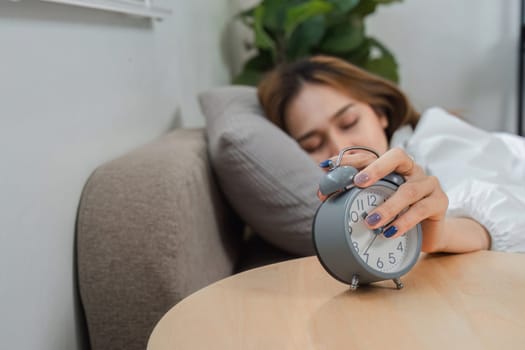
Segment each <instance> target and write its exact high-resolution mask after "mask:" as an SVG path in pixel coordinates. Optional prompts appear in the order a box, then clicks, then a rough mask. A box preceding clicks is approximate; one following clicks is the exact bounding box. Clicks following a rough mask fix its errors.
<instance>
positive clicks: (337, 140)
mask: <svg viewBox="0 0 525 350" xmlns="http://www.w3.org/2000/svg"><path fill="white" fill-rule="evenodd" d="M327 141H328V149H329V150H330V154H331V155H334V156H335V155H337V154H339V152H340V151H341V150H342V149H343V148H345V147H349V146H352V144H351V143H350V141H349V140H348V138H347V137H344V135H341V134H340V133H337V132H331V133H330V134H329V135H328V140H327Z"/></svg>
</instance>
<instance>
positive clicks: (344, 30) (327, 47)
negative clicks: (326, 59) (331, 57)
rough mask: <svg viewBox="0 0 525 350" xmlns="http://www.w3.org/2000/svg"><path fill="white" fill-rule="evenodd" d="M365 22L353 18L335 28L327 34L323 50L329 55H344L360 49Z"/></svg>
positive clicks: (322, 46) (322, 45)
mask: <svg viewBox="0 0 525 350" xmlns="http://www.w3.org/2000/svg"><path fill="white" fill-rule="evenodd" d="M364 35H365V27H364V23H363V20H362V19H361V18H359V17H356V16H353V17H352V18H351V20H350V21H347V22H343V23H340V24H338V25H335V26H333V27H332V28H330V29H329V30H328V31H327V32H326V36H325V39H324V40H323V42H322V43H321V46H320V48H321V50H323V51H327V52H329V53H344V52H348V51H352V50H354V49H356V48H357V47H359V45H361V43H362V42H363V40H364Z"/></svg>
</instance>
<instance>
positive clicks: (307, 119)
mask: <svg viewBox="0 0 525 350" xmlns="http://www.w3.org/2000/svg"><path fill="white" fill-rule="evenodd" d="M285 121H286V127H287V130H288V132H289V134H290V135H291V136H292V137H293V138H294V139H295V140H296V141H297V142H298V143H299V145H300V146H301V147H302V148H303V149H304V150H305V151H306V152H308V153H309V154H310V156H311V157H312V158H313V159H314V160H315V161H316V162H321V161H323V160H326V159H328V158H330V157H332V156H335V155H337V154H338V153H339V151H340V150H341V149H343V148H344V147H349V146H366V147H370V148H373V149H375V150H376V151H377V152H379V153H380V154H383V153H384V152H386V151H387V150H388V140H387V137H386V133H385V128H386V127H387V126H388V119H387V118H386V117H385V116H383V115H381V116H378V115H377V114H376V113H375V112H374V110H373V109H372V107H370V105H368V104H366V103H362V102H359V101H357V100H355V99H353V98H352V97H351V96H350V95H349V94H346V93H344V92H342V91H340V90H338V89H335V88H333V87H331V86H328V85H322V84H312V83H306V84H304V85H303V87H302V89H301V92H300V93H299V95H297V97H296V98H295V99H293V100H292V102H291V103H290V105H289V106H288V109H287V111H286V116H285Z"/></svg>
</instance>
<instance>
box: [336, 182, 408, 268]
mask: <svg viewBox="0 0 525 350" xmlns="http://www.w3.org/2000/svg"><path fill="white" fill-rule="evenodd" d="M393 193H394V190H393V189H391V188H389V187H385V186H382V185H373V186H370V187H368V188H365V189H363V190H361V191H360V192H359V193H358V194H357V195H356V196H355V197H354V199H353V201H352V202H351V205H349V206H348V210H347V213H346V220H347V231H348V234H349V241H350V242H351V244H352V247H353V249H354V251H355V253H356V254H357V255H358V256H359V257H360V258H361V260H362V261H363V262H364V263H365V264H366V265H367V266H368V267H369V268H371V269H373V270H376V271H380V272H382V273H386V274H388V273H395V272H397V271H400V270H402V269H403V268H405V267H406V266H407V265H408V264H409V263H410V262H411V261H412V260H413V259H414V255H415V254H416V252H415V250H416V245H417V235H416V232H412V231H416V229H412V230H410V231H408V232H407V233H405V234H403V235H402V236H400V237H398V238H396V239H392V238H386V237H385V236H383V230H382V229H377V230H375V231H374V230H370V229H369V228H368V226H367V225H366V224H365V221H364V220H365V218H366V215H367V214H368V213H370V212H372V211H373V210H374V209H375V208H376V207H377V206H379V205H380V204H382V203H383V202H385V201H386V200H387V199H388V198H389V197H390V196H391V195H392V194H393ZM388 227H389V226H388V225H386V226H385V227H384V229H386V228H388Z"/></svg>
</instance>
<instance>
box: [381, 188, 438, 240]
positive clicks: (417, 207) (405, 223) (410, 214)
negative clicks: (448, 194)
mask: <svg viewBox="0 0 525 350" xmlns="http://www.w3.org/2000/svg"><path fill="white" fill-rule="evenodd" d="M438 207H439V205H436V198H432V197H427V198H425V199H423V200H421V201H419V202H417V203H416V204H414V205H413V206H412V207H410V208H409V209H408V210H407V211H406V212H405V213H403V214H402V215H400V216H399V217H398V218H397V219H396V220H394V221H393V222H392V223H391V224H390V225H389V226H388V227H387V228H386V229H385V230H384V231H383V235H384V236H385V237H386V238H392V239H394V238H397V237H399V236H401V235H403V234H404V233H406V232H408V231H409V230H411V229H412V228H413V227H414V226H416V225H417V224H418V223H420V222H422V221H425V220H426V221H428V218H429V215H428V214H429V213H432V215H430V216H431V217H432V216H434V214H437V213H439V211H440V210H439V209H438ZM432 221H433V222H434V220H432ZM435 222H438V221H435Z"/></svg>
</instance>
